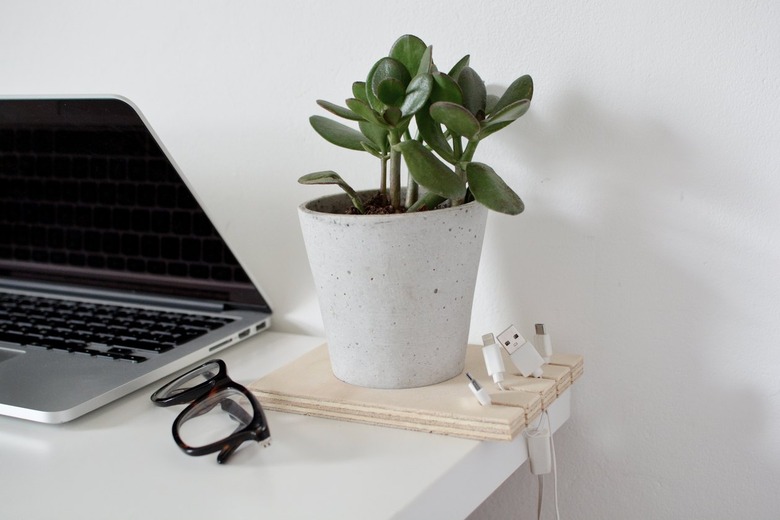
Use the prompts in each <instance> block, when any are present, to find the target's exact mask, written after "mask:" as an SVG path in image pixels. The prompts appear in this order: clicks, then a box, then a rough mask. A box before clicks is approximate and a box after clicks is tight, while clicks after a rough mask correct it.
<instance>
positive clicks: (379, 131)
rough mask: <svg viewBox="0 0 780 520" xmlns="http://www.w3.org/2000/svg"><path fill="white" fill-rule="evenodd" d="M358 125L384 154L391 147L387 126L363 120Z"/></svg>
mask: <svg viewBox="0 0 780 520" xmlns="http://www.w3.org/2000/svg"><path fill="white" fill-rule="evenodd" d="M358 125H359V126H360V131H361V132H363V135H365V136H366V137H367V138H368V140H369V141H371V143H373V144H374V145H375V146H376V148H377V150H378V151H379V152H381V154H383V155H384V154H386V153H387V151H388V150H389V147H390V144H389V142H388V140H387V134H388V132H387V128H385V127H383V126H379V125H375V124H374V123H369V122H367V121H361V122H360V123H358Z"/></svg>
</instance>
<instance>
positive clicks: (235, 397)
mask: <svg viewBox="0 0 780 520" xmlns="http://www.w3.org/2000/svg"><path fill="white" fill-rule="evenodd" d="M253 416H254V410H253V408H252V403H250V402H249V399H247V397H246V396H245V395H244V394H243V393H242V392H241V391H239V390H237V389H235V388H230V387H228V388H224V389H222V390H219V391H218V392H215V393H213V394H211V395H209V396H208V397H207V398H206V399H204V400H202V401H199V402H198V404H197V405H196V406H194V407H193V408H192V409H191V410H190V411H189V413H187V414H185V415H184V416H183V417H182V418H181V420H180V421H179V425H178V427H179V436H180V437H181V440H182V441H183V442H184V443H185V444H187V445H189V446H191V447H193V448H199V447H202V446H207V445H209V444H213V443H216V442H219V441H222V440H223V439H226V438H228V437H230V436H231V435H232V434H233V433H235V432H237V431H238V430H240V429H242V428H244V427H245V426H246V425H248V424H249V423H250V422H251V421H252V418H253Z"/></svg>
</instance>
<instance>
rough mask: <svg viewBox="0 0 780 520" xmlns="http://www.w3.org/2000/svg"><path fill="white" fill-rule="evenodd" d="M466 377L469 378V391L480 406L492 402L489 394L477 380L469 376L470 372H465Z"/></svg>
mask: <svg viewBox="0 0 780 520" xmlns="http://www.w3.org/2000/svg"><path fill="white" fill-rule="evenodd" d="M466 377H468V378H469V390H471V393H472V394H474V397H476V398H477V401H479V404H481V405H482V406H488V405H490V404H493V400H492V399H491V398H490V394H489V393H487V390H485V389H484V388H482V387H481V386H480V385H479V383H478V382H477V380H476V379H474V378H473V377H471V374H469V373H468V372H466Z"/></svg>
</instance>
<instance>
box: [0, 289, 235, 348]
mask: <svg viewBox="0 0 780 520" xmlns="http://www.w3.org/2000/svg"><path fill="white" fill-rule="evenodd" d="M229 322H230V319H228V318H220V317H213V316H204V315H201V314H187V313H179V312H166V311H157V310H149V309H143V308H137V307H126V306H118V305H106V304H99V303H89V302H78V301H70V300H60V299H55V298H45V297H40V296H30V295H23V294H14V293H0V341H4V342H7V343H12V344H17V345H23V346H25V347H28V348H40V349H45V350H50V351H61V352H69V353H72V354H79V355H85V356H94V357H98V358H105V359H112V360H122V361H129V362H134V363H140V362H143V361H146V360H147V359H149V358H150V357H151V356H154V355H156V354H160V353H162V352H167V351H169V350H171V349H174V348H175V347H177V346H178V345H182V344H184V343H186V342H188V341H191V340H193V339H195V338H197V337H199V336H202V335H204V334H206V333H208V332H210V331H212V330H214V329H217V328H219V327H221V326H223V325H225V324H226V323H229Z"/></svg>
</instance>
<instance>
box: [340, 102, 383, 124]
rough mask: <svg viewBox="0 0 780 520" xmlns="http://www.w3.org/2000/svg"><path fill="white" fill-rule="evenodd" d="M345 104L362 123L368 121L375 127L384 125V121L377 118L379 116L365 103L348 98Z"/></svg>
mask: <svg viewBox="0 0 780 520" xmlns="http://www.w3.org/2000/svg"><path fill="white" fill-rule="evenodd" d="M346 103H347V106H348V107H349V109H350V110H352V112H354V113H355V114H357V115H359V116H360V117H361V118H362V119H363V120H364V121H368V122H370V123H374V124H377V125H383V124H384V121H383V120H382V119H381V118H380V117H379V114H377V113H376V112H374V111H373V110H372V109H371V107H370V106H368V103H366V102H365V101H361V100H359V99H355V98H349V99H348V100H347V101H346Z"/></svg>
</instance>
